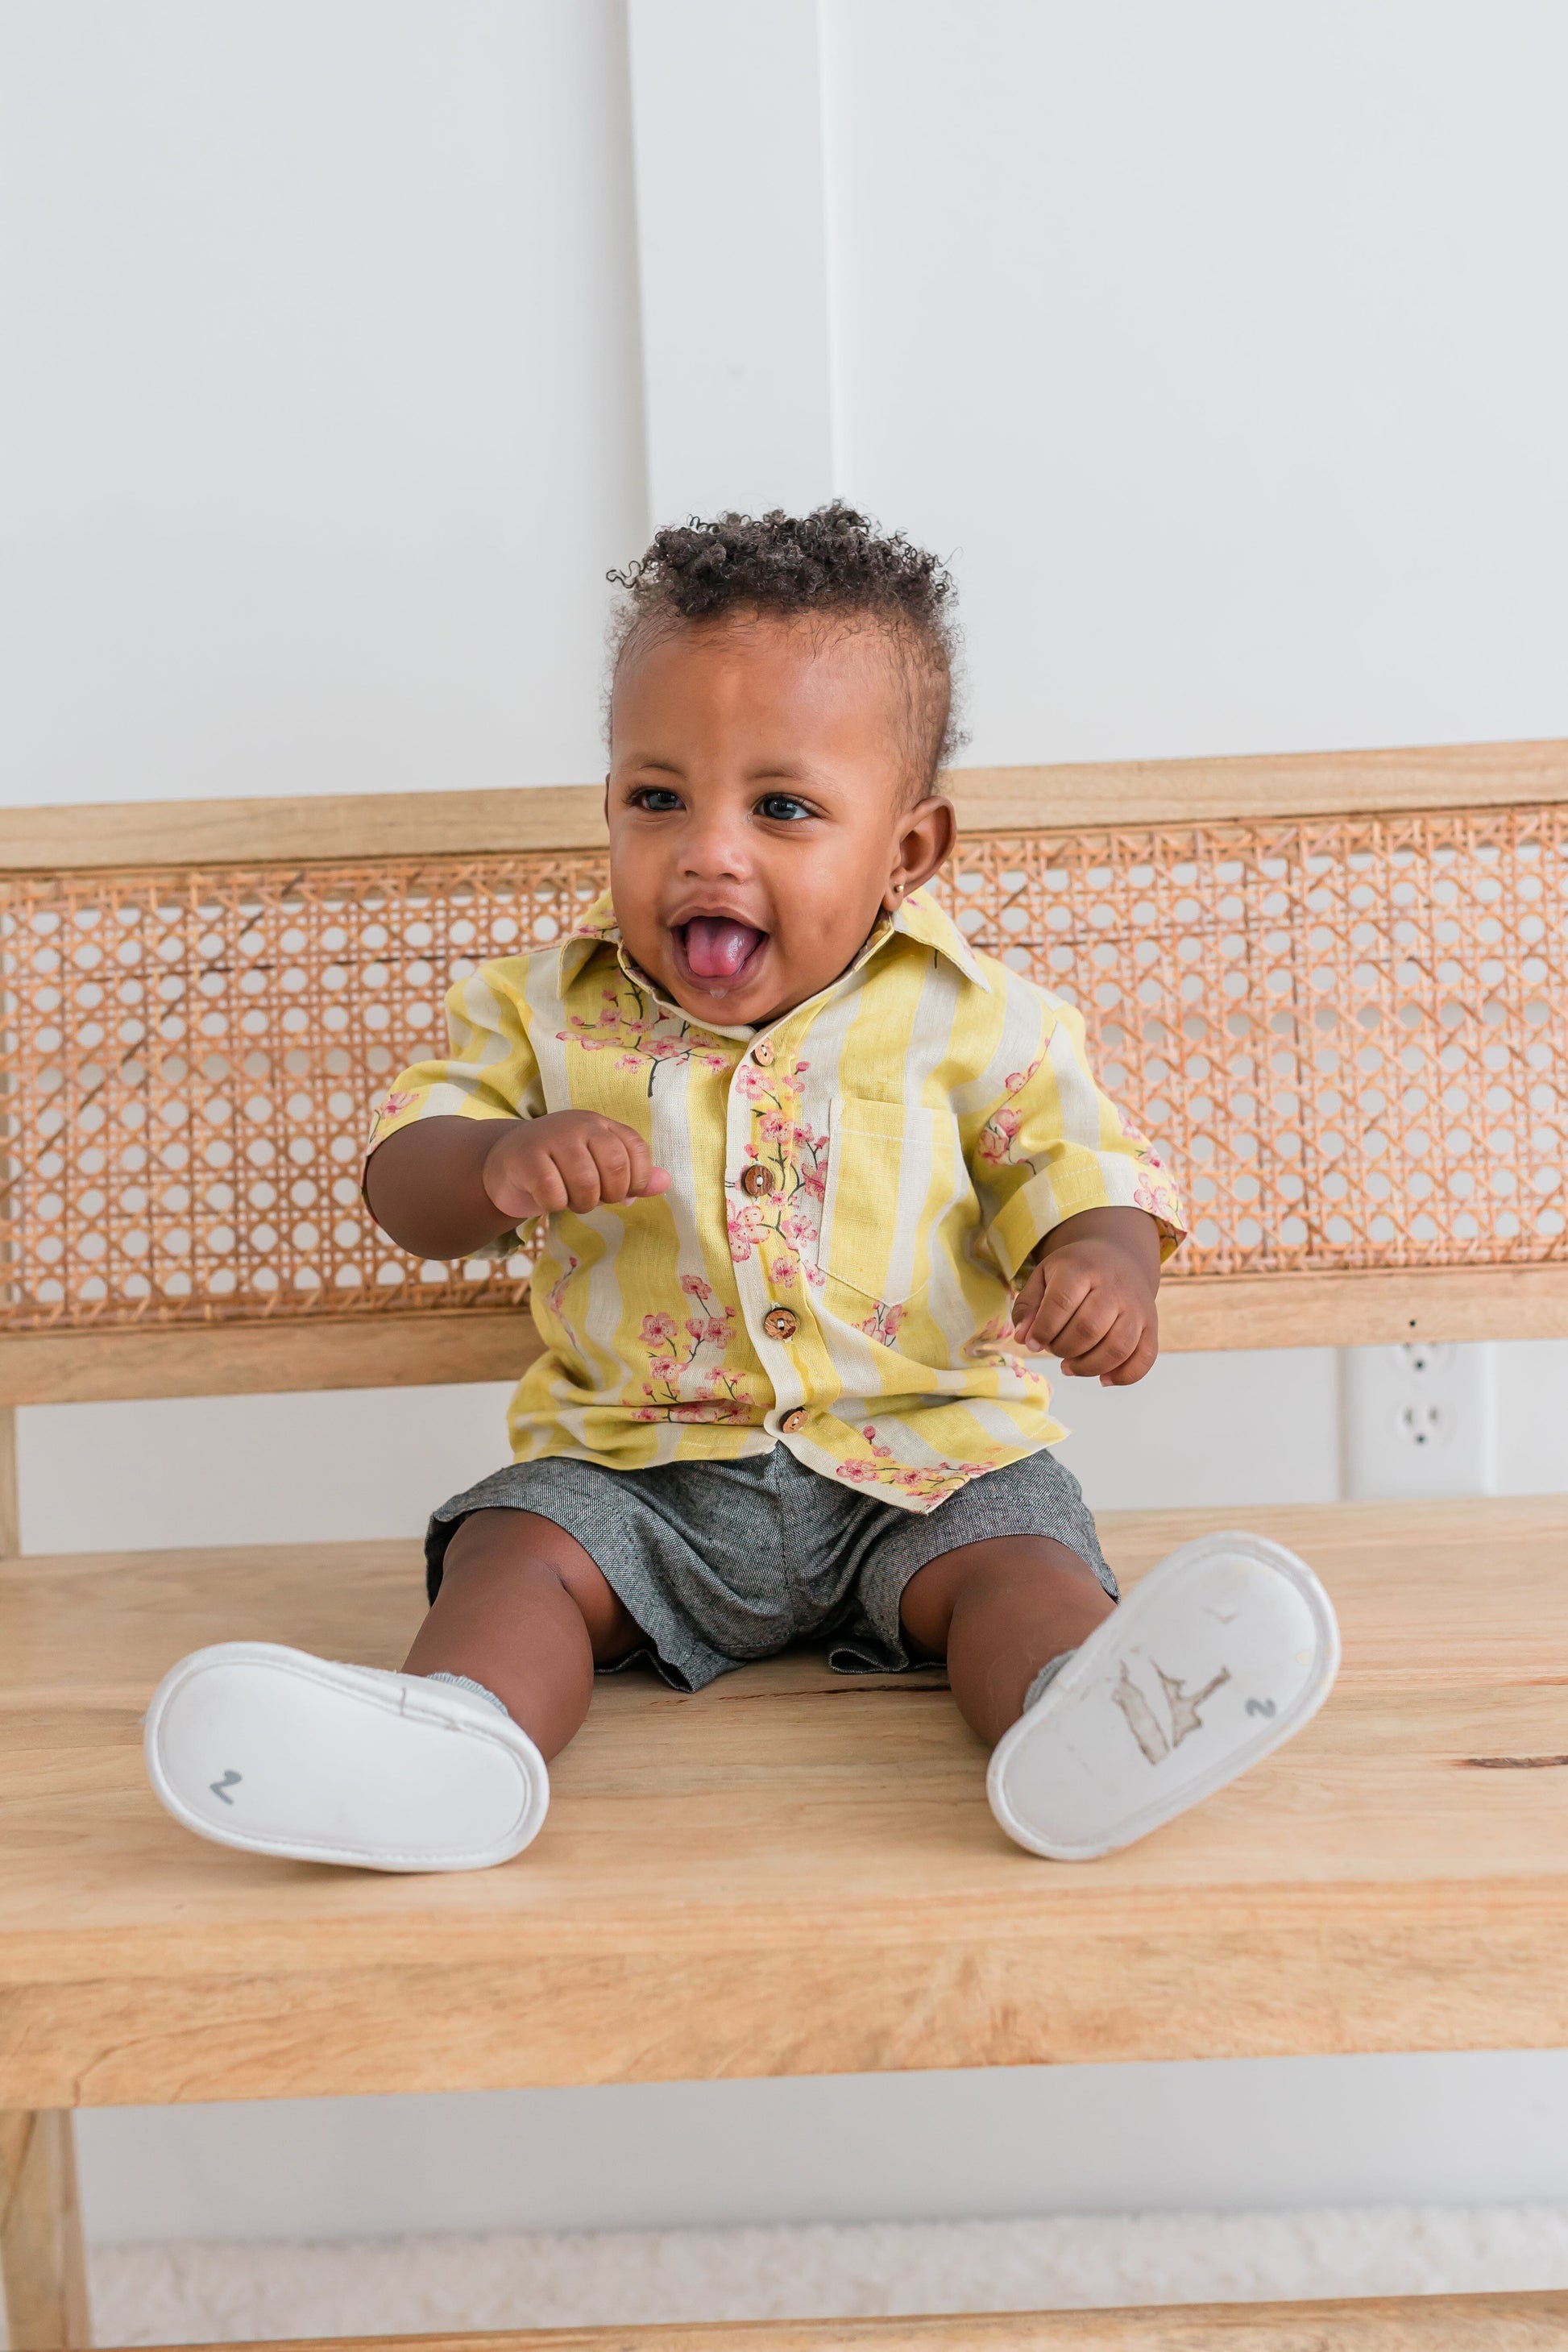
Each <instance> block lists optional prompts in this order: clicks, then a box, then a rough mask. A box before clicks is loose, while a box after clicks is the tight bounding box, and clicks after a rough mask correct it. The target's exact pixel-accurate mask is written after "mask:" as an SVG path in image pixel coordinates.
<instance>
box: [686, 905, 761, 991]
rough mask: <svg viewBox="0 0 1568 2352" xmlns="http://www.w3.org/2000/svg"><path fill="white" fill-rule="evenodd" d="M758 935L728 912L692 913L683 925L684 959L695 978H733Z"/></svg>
mask: <svg viewBox="0 0 1568 2352" xmlns="http://www.w3.org/2000/svg"><path fill="white" fill-rule="evenodd" d="M762 936H763V935H762V933H761V931H758V930H753V929H752V926H751V924H750V923H737V922H736V921H735V920H734V919H733V918H732V917H731V916H729V915H694V916H693V917H692V919H691V920H690V922H689V923H688V924H687V926H686V961H687V962H688V963H689V965H690V966H691V969H692V971H694V972H695V973H696V974H697V977H698V979H699V980H733V978H734V977H735V974H736V973H737V972H738V971H740V969H741V966H742V964H743V963H744V962H745V961H746V958H747V957H748V956H749V955H750V954H751V952H752V949H753V948H754V947H755V946H756V944H757V941H758V940H760V939H761V938H762Z"/></svg>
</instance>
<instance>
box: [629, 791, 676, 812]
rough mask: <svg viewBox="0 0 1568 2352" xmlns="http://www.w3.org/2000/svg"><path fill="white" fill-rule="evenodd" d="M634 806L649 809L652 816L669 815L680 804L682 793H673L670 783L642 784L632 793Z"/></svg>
mask: <svg viewBox="0 0 1568 2352" xmlns="http://www.w3.org/2000/svg"><path fill="white" fill-rule="evenodd" d="M632 806H633V808H640V809H647V812H648V814H650V815H651V816H668V814H669V813H670V811H671V809H678V808H679V806H680V794H679V793H672V792H671V791H670V789H669V786H668V784H642V785H640V786H639V787H638V789H637V791H636V792H635V793H633V794H632Z"/></svg>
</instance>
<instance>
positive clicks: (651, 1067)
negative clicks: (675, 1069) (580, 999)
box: [555, 987, 730, 1095]
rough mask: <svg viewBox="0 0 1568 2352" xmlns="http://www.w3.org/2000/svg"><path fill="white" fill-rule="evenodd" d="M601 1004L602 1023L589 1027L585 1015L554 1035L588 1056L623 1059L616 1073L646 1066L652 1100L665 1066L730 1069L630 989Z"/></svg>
mask: <svg viewBox="0 0 1568 2352" xmlns="http://www.w3.org/2000/svg"><path fill="white" fill-rule="evenodd" d="M600 999H601V1001H600V1006H599V1015H598V1019H597V1020H596V1021H585V1020H584V1018H583V1015H582V1014H581V1013H573V1015H572V1017H571V1024H570V1026H569V1027H567V1028H565V1029H558V1030H557V1031H556V1032H555V1035H556V1041H557V1043H558V1044H560V1045H580V1046H581V1047H582V1048H583V1051H584V1053H585V1054H605V1053H609V1052H611V1051H615V1052H616V1053H617V1054H618V1055H619V1059H618V1060H617V1061H616V1069H617V1070H640V1069H641V1068H642V1066H643V1064H644V1063H645V1062H646V1063H647V1090H648V1092H649V1094H650V1095H651V1094H652V1092H653V1082H654V1080H655V1078H656V1077H658V1073H659V1068H660V1066H661V1065H662V1064H664V1063H666V1062H674V1063H680V1062H690V1061H696V1062H698V1063H700V1065H701V1066H702V1067H703V1068H704V1069H707V1070H727V1069H728V1068H729V1066H730V1064H729V1061H728V1059H727V1057H726V1056H725V1055H722V1054H721V1053H718V1052H716V1051H715V1050H714V1048H713V1047H712V1045H710V1044H708V1043H706V1042H705V1041H704V1040H703V1039H702V1038H701V1037H700V1036H694V1035H693V1034H692V1032H691V1030H690V1028H689V1025H688V1024H687V1023H686V1022H684V1021H682V1020H681V1019H680V1018H679V1015H678V1014H676V1013H664V1012H661V1011H660V1010H659V1009H658V1006H657V1005H645V1004H644V1003H642V1001H641V1000H640V998H639V997H637V995H636V994H635V993H634V992H632V991H630V990H629V989H627V990H624V991H623V990H621V989H618V988H615V987H610V988H605V989H603V990H601V991H600Z"/></svg>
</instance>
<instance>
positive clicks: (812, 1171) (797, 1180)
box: [724, 1062, 827, 1290]
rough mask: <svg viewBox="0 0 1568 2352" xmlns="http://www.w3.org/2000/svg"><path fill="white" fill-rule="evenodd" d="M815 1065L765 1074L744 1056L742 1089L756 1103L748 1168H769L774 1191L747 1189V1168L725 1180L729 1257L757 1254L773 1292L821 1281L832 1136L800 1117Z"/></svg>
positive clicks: (738, 1078) (738, 1259)
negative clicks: (805, 1081) (803, 1085)
mask: <svg viewBox="0 0 1568 2352" xmlns="http://www.w3.org/2000/svg"><path fill="white" fill-rule="evenodd" d="M810 1066H811V1065H810V1064H809V1063H808V1062H790V1063H788V1064H781V1066H779V1068H778V1069H776V1070H774V1071H771V1072H766V1073H764V1072H763V1071H762V1070H759V1069H758V1068H757V1066H756V1065H755V1064H754V1063H753V1062H743V1063H742V1065H741V1067H740V1068H739V1070H737V1072H736V1073H735V1087H736V1091H737V1092H738V1093H739V1094H742V1095H743V1096H744V1097H745V1098H746V1100H747V1101H748V1102H749V1103H750V1104H751V1106H752V1138H751V1140H750V1142H749V1143H748V1144H747V1145H746V1161H745V1165H746V1168H765V1169H766V1170H767V1171H768V1173H769V1174H770V1175H771V1176H772V1178H773V1186H772V1189H771V1190H770V1191H769V1192H757V1193H752V1192H747V1191H746V1189H745V1186H744V1183H743V1181H742V1178H743V1176H744V1173H745V1170H744V1169H742V1171H740V1172H739V1173H738V1174H737V1175H736V1176H734V1177H733V1178H731V1179H730V1180H729V1181H727V1184H726V1187H725V1189H726V1192H727V1194H728V1198H727V1200H726V1202H725V1204H724V1207H725V1221H726V1223H727V1224H728V1227H729V1233H730V1255H731V1258H733V1260H734V1261H735V1263H736V1265H744V1264H745V1262H746V1260H747V1259H748V1258H750V1257H751V1256H752V1254H753V1252H754V1253H755V1255H757V1257H758V1258H760V1260H761V1261H762V1267H763V1275H764V1276H765V1277H766V1279H767V1281H768V1282H769V1283H770V1284H771V1285H772V1286H773V1288H774V1289H775V1290H793V1289H794V1287H795V1283H796V1282H797V1281H800V1280H804V1281H805V1282H806V1283H807V1284H808V1285H810V1286H813V1287H820V1286H821V1283H822V1280H823V1276H822V1269H821V1267H820V1266H819V1265H817V1263H816V1247H817V1241H818V1237H819V1235H820V1234H821V1231H822V1203H823V1201H824V1199H825V1198H826V1192H827V1138H826V1135H818V1134H817V1133H816V1129H814V1128H812V1127H810V1126H809V1125H808V1124H807V1123H806V1121H805V1119H804V1118H802V1116H801V1100H800V1082H801V1080H802V1078H804V1077H805V1074H806V1071H807V1070H808V1069H809V1068H810Z"/></svg>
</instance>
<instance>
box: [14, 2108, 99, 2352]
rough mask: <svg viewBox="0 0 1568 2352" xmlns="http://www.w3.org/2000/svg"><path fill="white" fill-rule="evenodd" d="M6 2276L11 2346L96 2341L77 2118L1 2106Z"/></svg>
mask: <svg viewBox="0 0 1568 2352" xmlns="http://www.w3.org/2000/svg"><path fill="white" fill-rule="evenodd" d="M0 2281H3V2282H4V2286H5V2320H6V2342H7V2344H8V2345H9V2346H10V2352H85V2347H88V2346H89V2345H90V2344H91V2342H92V2326H91V2321H90V2317H89V2311H88V2292H87V2262H86V2256H85V2254H84V2252H83V2247H82V2234H81V2200H80V2197H79V2194H78V2190H77V2171H76V2137H75V2132H74V2129H73V2120H72V2117H71V2116H69V2115H68V2114H62V2113H60V2112H59V2111H58V2110H56V2111H55V2112H53V2113H49V2114H45V2115H26V2114H21V2115H18V2114H16V2113H14V2112H11V2111H7V2110H5V2109H0Z"/></svg>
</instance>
